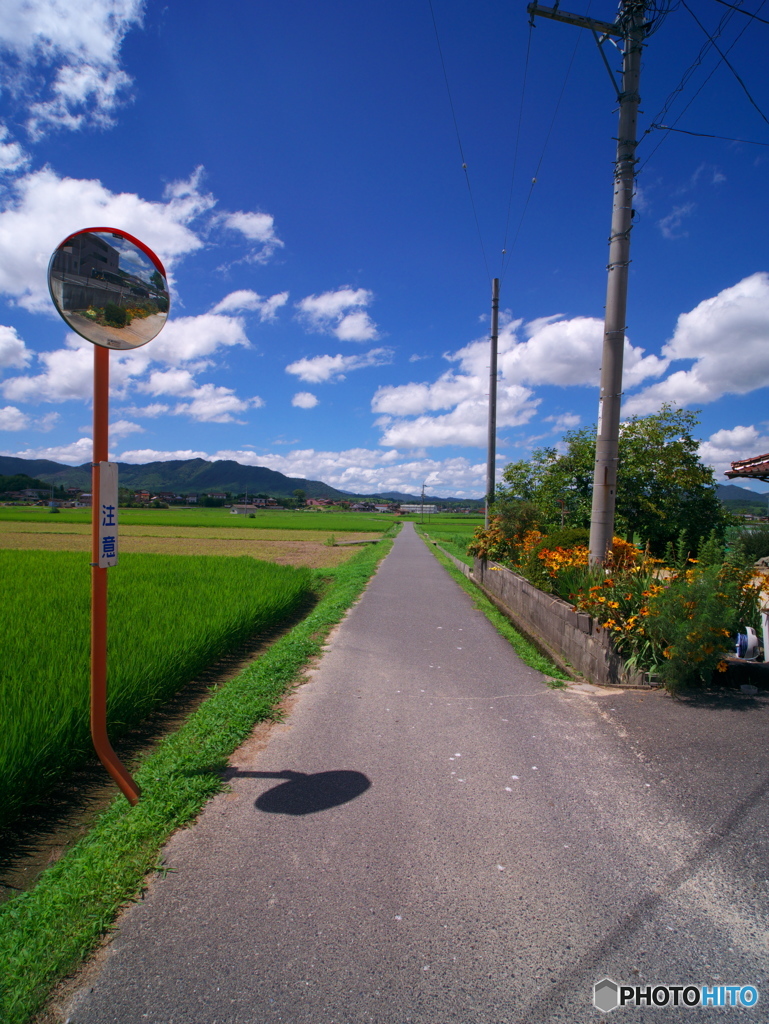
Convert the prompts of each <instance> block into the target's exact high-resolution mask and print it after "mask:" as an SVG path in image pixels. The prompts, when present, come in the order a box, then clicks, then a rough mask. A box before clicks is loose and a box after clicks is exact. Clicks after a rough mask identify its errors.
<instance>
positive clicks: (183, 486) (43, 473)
mask: <svg viewBox="0 0 769 1024" xmlns="http://www.w3.org/2000/svg"><path fill="white" fill-rule="evenodd" d="M118 466H119V467H120V468H119V471H118V472H119V477H120V486H121V487H130V488H133V489H134V490H137V491H138V490H143V491H144V490H147V491H173V492H174V493H176V494H202V493H205V492H208V491H229V492H230V493H232V494H242V493H243V492H244V491H246V490H248V493H249V494H269V495H270V496H272V497H275V498H290V497H292V496H293V493H294V491H297V490H302V491H304V493H305V494H306V496H307V497H308V498H336V499H337V500H344V499H348V500H349V499H352V500H363V499H364V498H368V499H372V498H373V499H376V498H387V499H389V500H390V501H402V502H409V503H418V502H420V501H421V500H422V498H421V495H419V494H405V493H403V492H402V491H385V492H382V493H377V494H353V493H351V492H349V491H339V490H337V489H336V488H335V487H331V486H330V484H324V483H323V482H322V481H321V480H305V479H304V478H303V477H296V476H285V474H283V473H278V472H277V471H276V470H274V469H267V468H266V467H265V466H243V465H241V464H240V463H239V462H233V461H231V460H229V459H227V460H225V459H222V460H220V461H219V462H207V461H206V460H205V459H185V460H177V461H173V462H148V463H146V464H145V465H141V466H135V465H132V464H130V463H127V462H119V463H118ZM16 473H25V474H26V475H27V476H30V477H33V478H36V479H38V480H43V481H45V483H51V484H56V485H57V486H62V487H82V488H83V490H86V491H87V490H89V489H90V487H91V464H90V462H86V463H84V464H83V465H82V466H64V465H62V464H61V463H59V462H51V461H49V460H48V459H19V458H14V457H13V456H9V455H0V475H2V476H13V475H14V474H16ZM717 494H718V498H719V501H722V502H723V503H724V505H726V506H727V507H728V508H730V509H732V511H735V512H737V511H746V512H747V511H762V510H766V507H767V500H768V499H769V494H759V493H758V492H757V491H751V490H749V489H748V488H746V487H737V486H736V485H735V484H719V485H718V488H717ZM425 502H429V503H430V504H434V503H436V502H437V503H441V504H443V503H446V502H449V503H451V504H455V503H459V504H463V505H482V504H483V502H482V501H481V500H478V499H476V500H470V499H467V498H438V497H435V496H434V495H425Z"/></svg>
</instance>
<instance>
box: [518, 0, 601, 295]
mask: <svg viewBox="0 0 769 1024" xmlns="http://www.w3.org/2000/svg"><path fill="white" fill-rule="evenodd" d="M591 3H592V0H591ZM589 12H590V3H588V5H587V12H586V13H589ZM530 34H531V30H530ZM581 38H582V35H581V33H578V34H577V39H576V42H575V44H574V49H573V51H572V54H571V60H570V61H569V66H568V67H567V69H566V75H565V76H564V79H563V85H562V86H561V92H560V94H559V96H558V100H557V102H556V105H555V110H554V111H553V116H552V118H551V120H550V127H549V128H548V130H547V135H546V137H545V142H544V145H543V146H542V152H541V154H540V157H539V161H538V163H537V167H536V170H535V171H534V175H533V177H532V179H531V184H530V185H529V191H528V194H527V196H526V201H525V202H524V204H523V210H522V211H521V217H520V220H519V221H518V227H517V228H516V231H515V235H514V236H513V241H512V244H511V246H510V248H509V250H507V246H505V249H506V250H507V251H506V252H505V253H504V256H503V260H502V271H501V272H500V285H501V283H502V280H503V279H504V276H505V274H506V273H507V269H508V267H509V266H510V258H511V255H512V252H513V249H515V246H516V243H517V241H518V236H519V235H520V233H521V228H522V227H523V222H524V219H525V217H526V212H527V210H528V208H529V203H530V202H531V196H532V193H533V192H534V186H535V185H536V184H537V178H538V177H539V172H540V168H541V167H542V162H543V160H544V159H545V153H546V151H547V146H548V143H549V142H550V136H551V135H552V134H553V128H554V127H555V121H556V118H557V117H558V111H559V110H560V107H561V101H562V99H563V96H564V93H565V92H566V86H567V85H568V82H569V75H570V74H571V69H572V67H573V65H574V61H575V59H576V56H577V50H578V49H579V44H580V39H581ZM504 257H506V259H505V258H504Z"/></svg>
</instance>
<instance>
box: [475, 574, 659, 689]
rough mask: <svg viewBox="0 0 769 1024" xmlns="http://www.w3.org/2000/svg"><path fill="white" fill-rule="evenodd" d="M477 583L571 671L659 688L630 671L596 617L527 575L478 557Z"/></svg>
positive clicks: (606, 682) (607, 682)
mask: <svg viewBox="0 0 769 1024" xmlns="http://www.w3.org/2000/svg"><path fill="white" fill-rule="evenodd" d="M473 579H474V581H475V583H476V584H477V585H478V586H479V587H480V588H481V589H482V590H483V591H484V593H485V594H486V595H487V596H488V597H489V598H491V600H492V601H494V603H495V604H496V605H497V606H498V607H499V608H500V610H501V611H503V612H504V613H505V614H506V615H508V617H509V618H510V619H511V621H512V622H513V625H515V626H516V627H517V628H519V629H520V630H521V631H522V632H523V633H526V634H527V635H528V636H530V637H531V639H532V640H533V641H534V642H535V643H537V644H538V646H540V647H543V648H544V649H545V651H546V652H547V653H548V654H550V656H551V657H553V659H554V660H555V661H556V663H559V664H562V665H563V667H564V668H566V669H567V670H568V669H569V667H571V668H572V669H576V671H577V672H578V673H579V674H580V675H582V676H585V677H586V678H587V679H589V680H590V682H591V683H597V684H598V685H599V686H635V687H643V688H648V687H650V686H655V685H657V684H656V682H653V681H650V679H649V676H648V674H647V673H645V672H638V671H636V670H632V669H628V668H626V667H625V664H624V662H623V660H622V658H621V657H620V656H619V655H618V654H617V653H616V651H614V649H613V648H612V644H611V638H610V636H609V633H608V632H607V631H606V630H605V629H601V627H600V626H599V625H598V624H597V623H596V622H595V621H594V620H593V618H592V617H591V616H590V615H587V614H586V613H585V612H578V611H576V609H575V608H573V607H572V605H570V604H567V603H566V601H562V600H561V599H560V598H559V597H554V596H553V595H552V594H545V593H543V592H542V591H541V590H538V589H537V588H536V587H535V586H534V585H533V584H531V583H529V581H528V580H526V579H524V578H523V576H519V575H518V574H517V573H514V572H512V570H510V569H506V568H504V566H501V565H498V564H497V563H496V562H490V561H486V560H485V559H482V558H476V559H475V563H474V566H473ZM564 663H565V664H564Z"/></svg>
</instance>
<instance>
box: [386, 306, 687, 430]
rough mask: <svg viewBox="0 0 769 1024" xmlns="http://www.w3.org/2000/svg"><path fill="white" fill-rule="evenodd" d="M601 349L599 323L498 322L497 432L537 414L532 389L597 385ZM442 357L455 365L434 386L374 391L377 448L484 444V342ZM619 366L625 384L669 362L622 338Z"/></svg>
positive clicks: (583, 320)
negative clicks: (622, 359) (622, 367)
mask: <svg viewBox="0 0 769 1024" xmlns="http://www.w3.org/2000/svg"><path fill="white" fill-rule="evenodd" d="M519 332H520V334H522V335H523V338H524V340H521V339H520V337H519ZM602 345H603V322H602V321H600V320H596V319H595V318H592V317H575V318H573V319H571V320H565V319H563V318H562V317H560V316H559V315H555V316H549V317H541V318H539V319H537V320H533V321H531V322H530V323H528V324H523V322H522V321H521V320H515V321H508V322H507V323H506V324H504V325H503V327H502V328H501V330H500V332H499V343H498V362H497V366H498V384H497V425H498V427H499V428H504V427H515V426H521V425H523V424H525V423H528V422H529V421H530V420H531V419H532V418H533V417H534V416H535V414H536V412H537V409H538V407H539V405H540V402H541V400H540V399H539V398H537V397H536V395H535V392H534V390H533V389H532V386H534V385H541V384H550V385H553V384H555V385H559V386H561V387H567V386H573V385H581V386H589V387H596V386H597V384H598V379H599V370H600V364H601V349H602ZM445 358H446V359H447V360H448V361H449V362H452V363H456V364H458V366H457V367H456V369H451V370H447V371H445V372H444V373H442V374H441V375H440V377H438V379H437V380H435V381H433V382H419V383H418V382H412V383H409V384H402V385H398V386H386V387H382V388H379V390H378V391H377V392H376V394H375V395H374V398H373V400H372V403H371V408H372V411H373V412H375V413H378V414H380V419H379V420H378V421H377V422H378V425H379V426H381V427H382V428H383V433H382V439H381V443H382V444H383V445H387V446H390V445H392V446H394V447H399V448H404V447H410V448H418V447H425V446H426V447H431V446H433V445H451V444H459V445H472V446H475V447H484V446H485V445H486V441H487V424H488V387H489V382H488V376H489V370H488V367H489V341H488V338H482V339H478V340H476V341H473V342H470V344H469V345H466V346H464V347H463V348H461V349H459V350H458V351H456V352H453V353H449V354H447V355H446V356H445ZM625 365H626V379H627V380H628V381H635V382H637V381H642V380H644V379H646V378H647V377H649V376H659V374H660V373H662V372H663V371H664V369H665V367H666V366H667V365H668V364H667V361H666V360H662V359H659V358H658V357H657V356H645V355H644V350H643V349H641V348H638V347H634V346H633V345H631V343H630V341H629V340H628V339H627V338H626V339H625ZM526 385H528V386H526ZM564 422H568V421H564Z"/></svg>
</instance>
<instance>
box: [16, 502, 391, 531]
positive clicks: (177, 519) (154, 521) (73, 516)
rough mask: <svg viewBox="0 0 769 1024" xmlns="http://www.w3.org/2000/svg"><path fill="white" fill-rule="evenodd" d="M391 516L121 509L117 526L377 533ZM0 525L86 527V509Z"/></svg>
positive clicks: (24, 514) (37, 511)
mask: <svg viewBox="0 0 769 1024" xmlns="http://www.w3.org/2000/svg"><path fill="white" fill-rule="evenodd" d="M394 518H395V517H394V516H392V515H389V514H382V515H377V513H375V512H344V511H341V510H334V511H329V512H326V511H323V510H320V509H319V510H317V511H316V510H312V511H310V510H307V511H293V510H288V509H277V510H276V509H269V508H268V509H264V510H260V511H257V512H255V513H254V518H253V519H251V518H250V517H249V516H239V515H233V514H232V512H230V510H229V509H228V508H183V507H171V508H157V509H155V508H121V509H120V513H119V519H120V525H121V526H208V527H211V526H214V527H216V526H225V527H234V528H239V529H243V530H259V529H267V530H331V531H338V532H342V533H344V532H355V533H358V532H371V533H381V532H382V531H383V530H386V529H387V528H388V527H389V526H392V525H393V520H394ZM2 522H33V523H40V522H44V523H45V522H51V523H53V522H55V523H80V524H90V522H91V510H90V509H89V508H63V509H61V510H60V511H59V512H57V513H52V512H51V511H50V509H48V508H45V507H43V506H34V505H29V506H22V505H19V506H11V505H7V506H5V507H0V523H2Z"/></svg>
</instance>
